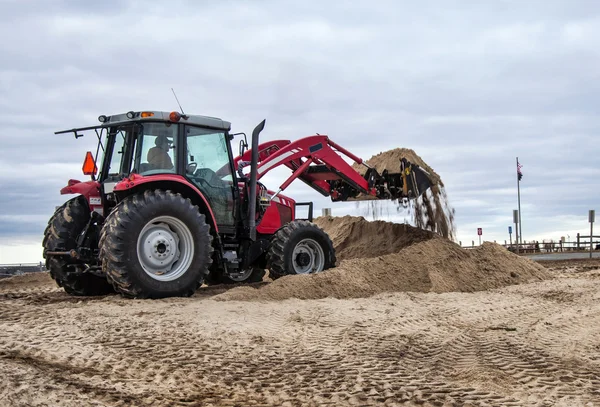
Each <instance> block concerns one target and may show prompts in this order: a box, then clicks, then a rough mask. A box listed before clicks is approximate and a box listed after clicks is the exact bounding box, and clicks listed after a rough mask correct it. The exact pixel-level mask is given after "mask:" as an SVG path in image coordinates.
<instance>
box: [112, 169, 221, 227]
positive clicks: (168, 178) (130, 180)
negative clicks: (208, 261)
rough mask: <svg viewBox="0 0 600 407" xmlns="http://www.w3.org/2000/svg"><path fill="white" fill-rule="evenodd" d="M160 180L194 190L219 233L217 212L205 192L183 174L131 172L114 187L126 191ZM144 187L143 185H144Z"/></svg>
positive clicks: (117, 191) (116, 189) (119, 190)
mask: <svg viewBox="0 0 600 407" xmlns="http://www.w3.org/2000/svg"><path fill="white" fill-rule="evenodd" d="M160 182H170V183H177V184H180V185H185V186H186V187H188V188H190V189H191V190H193V191H194V192H195V193H196V195H197V196H198V197H199V198H200V199H201V200H202V203H203V204H204V206H205V207H206V209H207V210H208V214H209V215H210V219H209V221H210V225H211V226H212V227H213V228H214V230H215V232H216V233H219V228H218V227H217V222H216V219H215V214H214V213H213V211H212V208H211V207H210V204H209V203H208V200H207V199H206V197H205V196H204V194H203V193H202V192H201V191H200V190H199V189H198V188H197V187H196V186H195V185H194V184H192V183H191V182H189V181H188V180H186V179H185V178H184V177H182V176H181V175H175V174H157V175H139V174H131V175H130V176H129V177H127V178H125V179H123V180H122V181H119V182H117V183H116V184H115V187H114V189H113V191H114V192H116V193H119V192H120V193H124V192H125V193H126V192H128V191H131V190H133V189H137V188H138V187H140V186H149V184H151V183H160ZM142 188H143V187H142Z"/></svg>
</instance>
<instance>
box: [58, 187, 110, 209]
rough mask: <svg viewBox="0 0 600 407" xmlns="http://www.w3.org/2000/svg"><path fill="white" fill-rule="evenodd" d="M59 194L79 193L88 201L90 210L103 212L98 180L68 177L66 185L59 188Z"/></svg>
mask: <svg viewBox="0 0 600 407" xmlns="http://www.w3.org/2000/svg"><path fill="white" fill-rule="evenodd" d="M60 194H61V195H67V194H81V195H83V197H84V198H85V199H86V201H87V202H88V206H89V207H90V211H96V212H98V213H99V214H101V215H102V214H103V209H102V197H101V193H100V183H99V182H98V181H86V182H81V181H79V180H76V179H70V180H69V182H68V183H67V186H66V187H64V188H62V189H61V190H60Z"/></svg>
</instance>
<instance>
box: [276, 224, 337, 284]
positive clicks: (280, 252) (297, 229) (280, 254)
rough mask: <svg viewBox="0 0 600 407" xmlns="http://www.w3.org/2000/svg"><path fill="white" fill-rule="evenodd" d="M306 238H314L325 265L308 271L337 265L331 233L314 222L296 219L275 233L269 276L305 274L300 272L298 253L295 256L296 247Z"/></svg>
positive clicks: (318, 270) (322, 269) (312, 271)
mask: <svg viewBox="0 0 600 407" xmlns="http://www.w3.org/2000/svg"><path fill="white" fill-rule="evenodd" d="M306 240H312V241H313V242H314V243H316V244H317V245H318V246H319V247H320V248H321V250H322V252H323V253H322V254H323V266H322V268H321V269H317V270H311V271H309V272H307V273H306V274H308V273H314V272H320V271H324V270H327V269H330V268H332V267H335V262H336V258H335V249H334V248H333V243H332V242H331V239H330V238H329V235H327V233H325V232H324V231H323V229H321V228H319V227H318V226H317V225H315V224H314V223H311V222H309V221H306V220H295V221H292V222H290V223H288V224H287V225H285V226H284V227H282V228H281V229H279V230H278V231H277V233H275V235H274V236H273V239H272V240H271V246H270V247H269V276H270V277H271V278H272V279H273V280H275V279H277V278H279V277H282V276H285V275H293V274H305V273H299V272H298V271H297V269H298V268H299V266H300V267H301V265H300V260H302V259H299V258H298V255H297V256H296V258H294V256H293V254H294V249H295V248H296V246H298V245H299V244H304V243H303V242H305V241H306Z"/></svg>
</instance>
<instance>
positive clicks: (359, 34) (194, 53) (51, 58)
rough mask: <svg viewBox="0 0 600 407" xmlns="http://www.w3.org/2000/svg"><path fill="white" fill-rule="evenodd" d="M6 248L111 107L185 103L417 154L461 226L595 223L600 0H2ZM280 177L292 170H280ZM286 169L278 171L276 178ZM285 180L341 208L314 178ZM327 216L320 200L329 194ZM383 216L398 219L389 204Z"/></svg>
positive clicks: (17, 249)
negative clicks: (85, 129)
mask: <svg viewBox="0 0 600 407" xmlns="http://www.w3.org/2000/svg"><path fill="white" fill-rule="evenodd" d="M0 7H1V8H2V13H1V14H0V35H1V37H2V38H3V39H4V40H3V41H2V42H1V43H0V52H1V55H2V57H1V59H0V104H1V109H0V117H1V120H0V140H1V143H2V144H1V147H0V183H1V185H2V190H3V193H2V194H1V195H0V207H1V211H0V263H13V262H34V261H39V260H40V259H41V246H40V245H41V239H42V233H43V230H44V227H45V224H46V222H47V220H48V218H49V217H50V216H51V215H52V212H53V209H54V207H55V206H57V205H60V204H61V203H62V202H64V200H65V199H66V198H67V197H64V196H61V195H60V194H59V189H60V188H61V187H62V186H64V184H65V183H66V181H67V180H68V179H69V178H78V179H84V176H83V175H82V174H81V164H82V161H83V158H84V154H85V151H87V150H88V149H90V148H94V140H93V139H92V138H88V139H87V140H86V139H79V140H75V139H74V138H73V137H72V136H70V135H54V134H53V132H54V131H56V130H61V129H65V128H72V127H76V126H87V125H95V124H96V123H97V117H98V115H100V114H107V115H110V114H114V113H122V112H126V111H129V110H144V109H151V110H165V111H171V110H175V109H176V103H175V100H174V99H173V96H172V94H171V90H170V88H171V87H173V88H175V90H176V91H177V93H178V96H179V99H180V101H181V103H182V105H183V108H184V110H185V111H186V112H188V113H196V114H205V115H209V116H217V117H221V118H223V119H226V120H229V121H231V122H232V123H233V130H234V131H246V132H250V131H251V130H252V128H253V127H254V125H255V124H256V123H258V122H259V121H260V120H262V119H263V118H266V119H267V127H266V129H265V131H264V132H263V138H264V139H279V138H285V139H297V138H301V137H304V136H308V135H312V134H314V133H317V132H318V133H320V134H327V135H329V136H330V137H331V138H332V139H333V140H334V141H336V142H337V143H339V144H341V145H343V146H345V147H347V148H348V149H350V150H351V151H353V152H355V153H356V154H358V155H359V156H361V157H363V158H368V157H370V156H372V155H373V154H376V153H379V152H381V151H384V150H388V149H391V148H395V147H408V148H412V149H414V150H415V151H416V152H417V153H418V154H419V155H420V156H421V157H422V158H423V159H424V160H425V161H426V162H428V163H429V164H430V165H431V166H432V167H433V168H434V169H435V170H436V172H438V173H439V174H440V175H441V176H442V179H443V180H444V182H445V184H446V187H447V188H446V189H447V192H448V196H449V199H450V203H451V204H452V205H453V206H454V207H455V208H456V223H457V228H458V239H459V240H461V241H463V244H464V243H465V242H469V243H470V241H471V240H477V235H476V228H477V227H482V228H483V230H484V238H485V239H487V240H495V239H497V240H498V241H502V242H503V241H504V240H505V239H508V234H507V226H508V225H510V223H511V221H512V210H513V209H515V208H516V207H517V191H516V168H515V167H516V166H515V157H517V156H518V157H519V159H520V161H521V163H522V164H523V173H524V178H523V181H522V183H521V201H522V218H523V235H524V238H525V240H530V239H539V240H541V239H555V240H556V239H559V238H560V236H561V235H565V236H570V237H571V238H573V237H574V235H575V234H576V233H577V232H582V233H587V231H588V230H589V225H588V223H587V211H588V209H597V210H600V205H599V203H600V200H599V199H598V196H599V194H598V187H599V185H600V164H599V162H598V154H599V152H600V141H599V139H598V138H597V137H596V135H597V134H598V131H599V130H600V119H599V116H598V114H597V113H598V106H600V47H599V40H600V5H599V4H598V2H597V1H594V0H590V1H535V0H531V1H525V2H524V1H501V0H497V1H487V2H483V1H468V0H464V1H451V0H447V1H444V2H440V1H420V2H417V1H392V0H390V1H386V0H380V1H376V2H374V1H369V2H367V1H358V0H356V1H326V2H325V1H322V2H317V1H295V2H291V1H268V0H265V1H253V2H250V1H241V0H240V1H234V0H229V1H226V0H222V1H209V0H206V1H176V0H172V1H169V2H158V1H156V2H151V1H115V0H107V1H102V2H90V1H84V0H81V1H76V0H52V1H50V0H48V1H44V0H38V1H34V0H30V1H28V0H0ZM283 175H285V174H283ZM282 181H283V178H282V175H281V174H274V175H273V176H271V177H269V179H268V182H269V185H270V186H272V187H273V188H275V187H277V186H278V185H279V183H281V182H282ZM286 192H287V194H288V195H290V196H292V197H295V198H297V199H298V200H311V199H312V200H314V201H315V203H316V205H317V208H318V209H319V208H322V207H331V208H332V211H333V214H334V215H344V214H361V212H362V213H365V212H363V211H364V208H361V207H357V205H356V204H354V203H342V204H339V203H335V204H332V203H331V202H330V201H328V200H327V199H323V198H322V197H320V195H318V194H317V193H316V192H314V191H312V190H311V189H309V188H308V187H306V186H304V185H301V183H299V184H293V186H292V187H290V188H289V189H288V190H287V191H286ZM319 212H320V209H319ZM382 218H383V219H391V220H396V221H402V216H401V215H400V214H397V213H396V212H395V209H393V208H388V209H386V210H384V214H383V216H382Z"/></svg>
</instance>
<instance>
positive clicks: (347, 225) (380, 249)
mask: <svg viewBox="0 0 600 407" xmlns="http://www.w3.org/2000/svg"><path fill="white" fill-rule="evenodd" d="M314 222H315V223H316V224H317V225H318V226H319V227H320V228H321V229H323V230H324V231H325V232H326V233H327V234H328V235H329V237H330V238H331V240H332V241H333V247H334V248H335V253H336V256H337V259H338V261H342V260H348V259H356V258H370V257H377V256H382V255H385V254H391V253H396V252H398V251H400V250H401V249H403V248H405V247H408V246H410V245H412V244H415V243H419V242H422V241H424V240H429V239H434V238H440V237H439V235H437V234H435V233H433V232H429V231H426V230H422V229H418V228H415V227H413V226H410V225H405V224H398V223H391V222H384V221H379V220H378V221H373V222H369V221H367V220H366V219H365V218H363V217H362V216H342V217H333V216H322V217H319V218H316V219H315V220H314Z"/></svg>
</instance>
